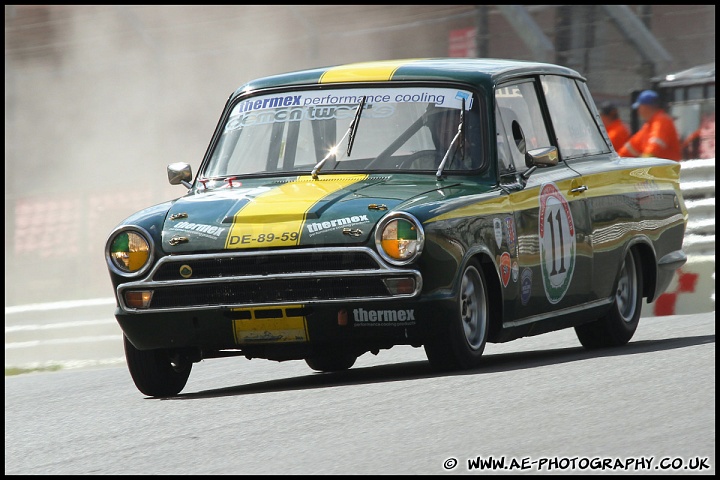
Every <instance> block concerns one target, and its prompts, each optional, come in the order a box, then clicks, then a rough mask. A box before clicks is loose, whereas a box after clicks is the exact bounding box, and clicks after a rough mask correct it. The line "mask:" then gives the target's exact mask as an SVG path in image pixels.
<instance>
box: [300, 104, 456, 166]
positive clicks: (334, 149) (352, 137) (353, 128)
mask: <svg viewBox="0 0 720 480" xmlns="http://www.w3.org/2000/svg"><path fill="white" fill-rule="evenodd" d="M366 98H367V97H366V96H363V97H362V98H361V99H360V103H359V104H358V106H357V110H355V117H354V118H353V120H352V122H350V126H349V127H348V129H347V131H346V132H345V135H343V136H342V138H341V139H340V141H339V142H338V143H337V145H335V146H334V147H332V148H331V149H330V151H329V152H328V154H327V155H325V157H324V158H323V159H322V160H320V161H319V162H318V163H317V165H315V167H314V168H313V169H312V172H311V173H310V175H312V178H314V179H317V178H318V175H317V174H318V172H319V171H320V169H321V168H322V167H323V165H325V162H326V161H327V159H328V158H330V157H332V156H334V155H336V154H337V147H338V145H340V144H341V143H342V142H343V140H345V137H347V136H348V135H349V136H350V138H349V139H348V146H347V152H346V155H347V156H348V157H349V156H350V152H351V151H352V147H353V143H354V142H355V133H356V132H357V126H358V125H359V124H360V114H362V109H363V107H364V106H365V99H366ZM463 101H464V100H463Z"/></svg>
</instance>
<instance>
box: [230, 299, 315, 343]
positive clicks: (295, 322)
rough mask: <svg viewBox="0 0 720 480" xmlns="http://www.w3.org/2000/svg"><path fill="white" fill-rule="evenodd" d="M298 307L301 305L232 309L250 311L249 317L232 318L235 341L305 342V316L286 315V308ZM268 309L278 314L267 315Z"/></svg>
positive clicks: (306, 334) (306, 333) (306, 335)
mask: <svg viewBox="0 0 720 480" xmlns="http://www.w3.org/2000/svg"><path fill="white" fill-rule="evenodd" d="M298 308H301V305H287V306H284V307H258V308H236V309H233V311H235V312H249V313H250V318H246V319H239V320H233V329H234V331H235V343H237V344H247V343H282V342H307V340H308V332H307V320H306V319H305V317H298V316H292V317H290V316H287V310H288V309H298ZM270 311H277V312H278V313H279V314H280V315H276V316H275V317H272V316H270V315H268V313H270ZM258 313H260V315H258ZM257 317H261V318H257ZM267 317H270V318H267Z"/></svg>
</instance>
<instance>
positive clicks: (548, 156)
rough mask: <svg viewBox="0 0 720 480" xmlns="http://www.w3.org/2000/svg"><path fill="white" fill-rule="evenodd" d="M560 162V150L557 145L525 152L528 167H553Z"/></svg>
mask: <svg viewBox="0 0 720 480" xmlns="http://www.w3.org/2000/svg"><path fill="white" fill-rule="evenodd" d="M557 164H558V151H557V148H555V147H542V148H536V149H534V150H530V151H529V152H527V153H526V154H525V165H527V166H528V167H553V166H555V165H557Z"/></svg>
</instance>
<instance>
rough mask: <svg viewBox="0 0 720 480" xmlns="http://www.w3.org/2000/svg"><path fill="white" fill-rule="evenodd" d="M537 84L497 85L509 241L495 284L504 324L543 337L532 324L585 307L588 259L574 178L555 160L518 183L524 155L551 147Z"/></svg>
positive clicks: (583, 211)
mask: <svg viewBox="0 0 720 480" xmlns="http://www.w3.org/2000/svg"><path fill="white" fill-rule="evenodd" d="M538 82H539V79H537V78H534V79H524V80H518V81H514V82H512V83H509V84H505V85H502V86H501V87H500V88H498V89H497V90H496V94H495V99H496V105H497V112H496V119H497V120H496V126H497V142H498V157H499V162H500V167H499V169H500V172H499V173H500V178H501V184H502V185H503V187H504V188H505V189H507V191H508V192H509V197H510V204H511V206H512V210H513V214H512V216H511V218H505V219H501V222H504V225H501V226H503V227H504V228H505V229H506V231H508V232H509V233H508V238H510V239H512V241H510V242H508V245H509V248H508V249H509V251H508V252H507V253H508V255H509V257H510V258H509V260H510V271H511V275H510V278H511V280H510V281H508V282H507V284H506V283H505V280H504V279H503V280H502V281H503V285H504V287H505V296H504V299H505V301H504V307H505V308H504V312H505V314H504V324H505V326H506V327H508V326H520V325H529V326H530V327H529V328H531V329H532V328H538V330H542V327H536V325H535V323H536V322H542V321H545V320H549V319H552V318H556V317H557V316H558V315H559V314H562V313H570V312H573V311H575V310H576V309H577V306H578V305H582V304H584V303H586V302H588V301H589V296H588V292H589V290H590V285H591V278H592V255H593V252H592V242H591V236H590V233H591V225H590V222H589V217H588V214H587V213H588V210H587V209H588V205H587V199H586V197H585V193H584V190H583V185H582V177H581V175H580V174H578V173H577V172H576V171H575V170H573V169H572V168H570V167H569V166H568V164H567V163H566V162H564V161H562V158H561V160H560V161H559V162H558V164H557V165H555V166H550V167H541V168H537V169H536V170H534V171H533V172H531V173H530V175H529V176H528V177H527V178H526V179H523V178H521V175H522V174H523V173H526V172H527V171H528V169H529V167H528V165H527V164H526V160H525V158H526V156H525V154H526V152H528V151H532V150H534V149H537V148H542V147H548V146H557V145H556V143H555V142H554V141H551V140H550V138H551V137H550V135H551V132H552V130H551V129H550V128H548V125H547V123H546V120H545V119H546V118H547V115H546V114H544V113H543V108H542V102H541V99H540V98H541V97H540V93H539V92H540V91H541V89H540V88H539V86H540V85H539V83H538ZM502 255H505V254H504V253H503V254H502ZM502 255H501V256H502ZM503 263H505V264H506V263H507V260H504V261H503V259H502V258H501V262H500V265H501V272H502V265H503Z"/></svg>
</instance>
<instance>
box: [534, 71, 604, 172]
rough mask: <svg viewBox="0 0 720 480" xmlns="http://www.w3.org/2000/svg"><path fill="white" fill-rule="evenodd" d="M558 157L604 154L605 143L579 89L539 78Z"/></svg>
mask: <svg viewBox="0 0 720 480" xmlns="http://www.w3.org/2000/svg"><path fill="white" fill-rule="evenodd" d="M541 81H542V86H543V91H544V92H545V100H546V102H547V105H548V110H549V112H550V118H551V119H552V124H553V128H554V129H555V135H556V136H557V145H558V148H559V150H560V156H561V157H562V158H563V159H568V158H573V157H582V156H587V155H596V154H599V153H607V152H608V151H609V149H608V147H607V143H606V142H605V140H604V139H603V136H602V133H601V131H600V129H599V128H598V125H597V123H596V122H595V119H594V116H593V114H592V112H591V111H590V109H589V108H588V105H587V103H586V102H585V100H584V99H583V95H582V94H581V92H580V90H579V89H578V85H577V84H576V82H575V81H573V80H572V79H570V78H565V77H560V76H553V75H544V76H542V77H541Z"/></svg>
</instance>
